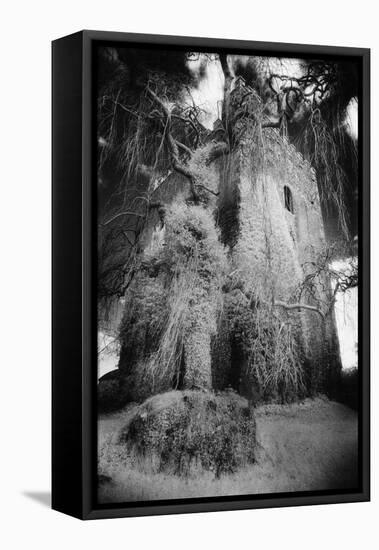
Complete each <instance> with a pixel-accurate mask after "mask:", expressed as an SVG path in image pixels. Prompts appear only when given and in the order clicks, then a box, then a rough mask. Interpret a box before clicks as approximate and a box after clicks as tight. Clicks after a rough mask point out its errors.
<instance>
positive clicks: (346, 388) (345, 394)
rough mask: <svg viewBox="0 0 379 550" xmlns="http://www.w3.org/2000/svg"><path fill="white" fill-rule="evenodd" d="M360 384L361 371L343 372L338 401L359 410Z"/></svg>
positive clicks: (353, 369) (355, 369)
mask: <svg viewBox="0 0 379 550" xmlns="http://www.w3.org/2000/svg"><path fill="white" fill-rule="evenodd" d="M359 384H360V382H359V371H358V369H357V368H351V369H348V370H343V371H342V372H341V382H340V387H339V391H338V394H337V400H338V401H341V403H344V404H345V405H348V406H349V407H351V408H352V409H355V410H357V409H358V407H359V394H360V390H359Z"/></svg>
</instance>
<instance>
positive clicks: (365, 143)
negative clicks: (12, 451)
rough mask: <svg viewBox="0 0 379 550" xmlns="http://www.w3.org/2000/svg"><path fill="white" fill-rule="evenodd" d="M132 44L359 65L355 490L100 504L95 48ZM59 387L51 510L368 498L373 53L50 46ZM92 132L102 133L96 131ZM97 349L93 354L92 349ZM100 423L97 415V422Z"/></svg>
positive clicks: (135, 511)
mask: <svg viewBox="0 0 379 550" xmlns="http://www.w3.org/2000/svg"><path fill="white" fill-rule="evenodd" d="M99 42H103V43H105V42H106V43H108V44H109V43H112V42H117V43H125V45H127V44H133V45H138V46H143V45H145V46H146V45H148V46H150V47H154V46H159V47H167V48H184V47H185V48H186V49H201V50H203V51H207V50H208V51H210V50H212V51H220V50H227V51H229V52H233V51H235V52H237V51H238V52H239V53H249V52H250V53H251V52H252V51H254V52H255V53H261V54H266V55H270V54H271V55H275V54H280V55H281V56H289V57H290V56H299V55H300V56H301V57H306V56H313V57H315V56H323V57H330V56H333V57H335V56H339V57H345V58H354V59H356V60H358V61H359V62H360V64H361V77H362V80H361V82H362V86H361V98H362V101H360V102H359V136H360V141H359V160H360V178H361V183H362V184H361V191H360V200H359V266H360V272H359V273H360V274H359V278H360V280H359V372H360V414H359V419H360V421H359V447H360V449H359V450H360V452H359V457H360V461H359V466H360V471H361V486H360V487H359V489H358V490H357V491H354V492H352V491H348V490H346V491H342V490H340V491H317V492H311V491H309V492H302V493H276V494H275V493H274V494H269V495H267V494H266V495H248V496H240V497H238V496H237V497H234V496H233V497H220V498H218V497H217V498H198V499H181V500H169V501H156V502H149V503H144V502H139V503H135V502H133V503H130V505H127V504H125V505H119V504H115V505H103V506H97V505H96V503H95V498H94V497H95V493H96V491H95V485H94V482H95V481H96V478H95V476H96V460H97V452H96V441H97V433H96V423H95V421H94V417H95V410H96V402H95V399H94V396H95V391H96V377H95V376H94V375H93V369H94V365H95V364H96V331H97V314H96V305H95V304H96V302H95V300H96V238H95V237H96V219H95V218H96V216H95V213H96V193H95V192H94V189H95V187H94V184H93V182H94V175H95V172H96V169H95V165H94V162H95V160H94V159H95V155H94V142H95V141H96V134H95V132H93V129H94V120H95V117H94V114H95V111H94V108H93V105H94V102H93V101H92V97H93V90H94V86H93V74H94V63H93V50H94V46H95V45H96V44H97V43H99ZM52 61H53V70H52V75H53V126H52V136H53V146H52V154H53V169H52V178H53V199H52V208H53V271H52V275H53V332H52V336H53V356H52V363H53V385H52V394H53V401H52V431H53V432H52V441H53V443H52V507H53V508H54V509H55V510H58V511H61V512H64V513H67V514H70V515H72V516H75V517H78V518H81V519H98V518H112V517H124V516H145V515H153V514H154V515H157V514H177V513H188V512H206V511H220V510H241V509H248V508H267V507H280V506H302V505H310V504H332V503H342V502H359V501H368V500H370V203H369V196H370V50H369V49H362V48H345V47H330V46H310V45H299V44H283V43H268V42H248V41H240V40H224V39H222V40H220V39H209V38H189V37H176V36H159V35H144V34H125V33H117V32H102V31H81V32H78V33H76V34H73V35H70V36H67V37H64V38H61V39H59V40H56V41H54V42H53V43H52ZM94 134H95V135H94ZM94 352H95V353H94ZM95 420H96V419H95Z"/></svg>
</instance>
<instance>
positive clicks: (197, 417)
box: [119, 390, 256, 477]
mask: <svg viewBox="0 0 379 550" xmlns="http://www.w3.org/2000/svg"><path fill="white" fill-rule="evenodd" d="M119 443H120V444H121V445H123V446H125V447H126V450H127V452H128V454H129V453H133V454H134V455H136V456H138V457H141V458H148V459H151V463H152V464H154V465H155V468H156V470H157V471H167V472H170V473H173V474H175V475H189V474H190V472H191V471H192V470H193V469H197V468H199V467H201V468H202V469H203V470H210V471H212V472H214V473H215V475H216V477H219V476H220V475H221V474H223V473H232V472H234V471H235V470H236V469H237V468H239V467H240V466H243V465H246V464H248V463H252V462H254V459H255V448H256V426H255V418H254V413H253V411H252V410H251V408H250V407H249V405H248V402H247V400H246V399H244V398H242V397H241V396H239V395H237V394H236V393H234V392H223V393H219V394H214V393H211V392H201V391H189V390H188V391H171V392H167V393H163V394H159V395H155V396H153V397H151V398H149V399H147V400H146V401H145V402H144V403H142V404H141V405H139V406H137V407H135V409H134V410H133V412H132V413H131V414H130V415H129V416H128V420H127V422H126V424H125V425H124V427H123V429H122V430H121V434H120V439H119Z"/></svg>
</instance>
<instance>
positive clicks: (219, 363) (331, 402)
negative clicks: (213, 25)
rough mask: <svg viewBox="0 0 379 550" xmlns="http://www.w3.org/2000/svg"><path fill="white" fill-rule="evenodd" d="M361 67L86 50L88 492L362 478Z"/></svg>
mask: <svg viewBox="0 0 379 550" xmlns="http://www.w3.org/2000/svg"><path fill="white" fill-rule="evenodd" d="M360 78H361V77H360V73H359V66H358V65H357V64H356V61H352V60H349V58H346V57H345V58H332V57H330V56H329V57H327V58H325V59H323V58H309V57H306V58H300V57H296V58H290V57H277V56H275V55H274V54H273V55H272V56H267V55H266V56H262V55H260V54H259V53H257V54H254V52H251V54H249V55H248V54H246V52H245V53H244V54H243V55H242V54H241V55H239V54H237V53H235V52H233V53H230V52H227V51H215V52H207V51H190V50H183V49H179V48H171V49H169V48H166V49H163V48H161V49H160V48H159V47H151V46H150V47H148V46H139V47H133V46H130V45H126V44H121V43H120V44H117V43H116V44H115V43H113V44H110V45H109V46H108V45H106V44H104V43H103V44H101V45H98V46H97V50H96V82H95V85H96V112H97V115H96V135H97V144H96V157H97V317H98V321H97V322H98V340H97V344H98V355H97V358H98V361H97V378H98V383H97V419H96V421H97V453H98V456H97V464H98V471H97V474H98V475H97V478H98V488H97V491H98V492H97V499H98V502H99V503H100V504H120V503H128V502H138V501H141V502H142V501H144V502H151V501H159V500H168V499H188V498H202V497H224V496H231V495H263V494H264V495H267V494H278V495H280V494H283V493H291V494H292V493H293V494H295V493H297V494H299V493H301V492H304V491H314V492H317V491H341V490H354V489H356V488H357V487H358V483H359V480H358V414H359V413H358V410H359V403H358V391H359V371H358V242H359V235H358V219H357V209H358V199H359V187H358V177H359V166H358V160H359V155H358V138H359V136H358V128H359V108H360V98H359V90H360Z"/></svg>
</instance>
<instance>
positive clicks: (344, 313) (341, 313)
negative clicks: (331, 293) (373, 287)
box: [332, 260, 358, 369]
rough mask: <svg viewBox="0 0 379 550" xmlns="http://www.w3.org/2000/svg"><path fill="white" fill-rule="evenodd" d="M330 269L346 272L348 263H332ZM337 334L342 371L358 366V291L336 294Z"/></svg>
mask: <svg viewBox="0 0 379 550" xmlns="http://www.w3.org/2000/svg"><path fill="white" fill-rule="evenodd" d="M332 268H333V269H335V270H338V271H343V270H345V269H346V270H348V269H349V263H348V261H342V260H340V261H338V262H333V264H332ZM334 311H335V314H336V323H337V332H338V338H339V341H340V350H341V361H342V366H343V368H344V369H349V368H351V367H357V366H358V349H357V346H358V289H357V288H350V289H349V290H347V291H346V292H338V293H337V296H336V303H335V306H334Z"/></svg>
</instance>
